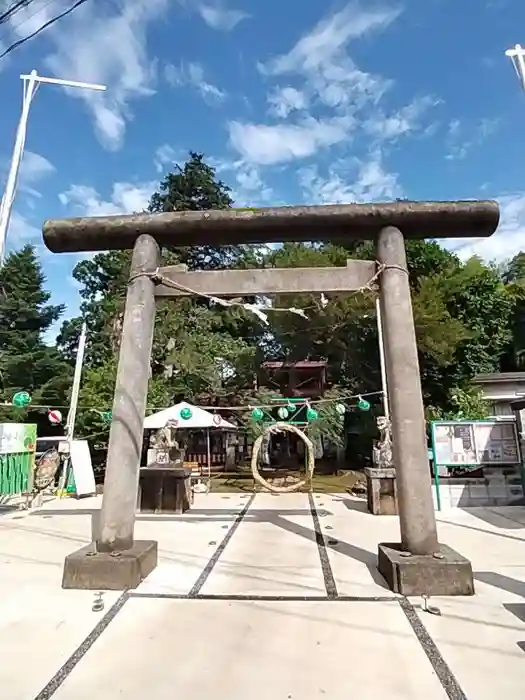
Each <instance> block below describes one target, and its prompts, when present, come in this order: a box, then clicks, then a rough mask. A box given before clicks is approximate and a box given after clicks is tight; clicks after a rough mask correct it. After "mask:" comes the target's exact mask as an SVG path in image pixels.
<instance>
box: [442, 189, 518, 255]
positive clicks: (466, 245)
mask: <svg viewBox="0 0 525 700" xmlns="http://www.w3.org/2000/svg"><path fill="white" fill-rule="evenodd" d="M496 199H497V200H498V202H499V205H500V212H501V216H500V224H499V226H498V230H497V231H496V233H495V234H494V235H493V236H491V237H490V238H471V239H467V240H448V241H446V242H445V246H446V247H447V248H450V249H451V250H454V251H455V252H456V253H457V254H458V255H459V256H460V257H461V258H463V259H464V260H465V259H468V258H470V257H472V256H473V255H479V256H480V257H482V258H484V259H485V260H493V261H495V262H502V261H504V260H508V259H509V258H512V257H513V256H514V255H516V254H517V253H519V252H520V251H521V250H523V240H524V239H525V192H514V193H510V194H505V195H502V196H500V197H497V198H496Z"/></svg>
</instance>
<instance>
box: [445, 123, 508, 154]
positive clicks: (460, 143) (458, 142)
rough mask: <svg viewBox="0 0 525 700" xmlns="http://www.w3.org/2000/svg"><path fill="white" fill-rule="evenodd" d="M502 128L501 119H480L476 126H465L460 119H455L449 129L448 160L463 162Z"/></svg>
mask: <svg viewBox="0 0 525 700" xmlns="http://www.w3.org/2000/svg"><path fill="white" fill-rule="evenodd" d="M500 126H501V120H500V119H489V118H484V119H480V120H479V121H478V122H477V123H476V124H475V125H474V126H472V125H468V126H467V125H465V124H462V123H461V122H460V120H459V119H453V120H452V121H451V122H450V123H449V125H448V129H447V135H446V144H447V146H448V153H447V155H446V156H445V158H446V159H447V160H463V159H464V158H465V157H466V156H467V154H468V153H469V152H470V151H471V150H472V149H473V148H475V147H476V146H481V144H482V143H484V141H486V140H487V139H488V138H490V137H491V136H492V135H493V134H495V133H496V131H497V130H498V129H499V128H500Z"/></svg>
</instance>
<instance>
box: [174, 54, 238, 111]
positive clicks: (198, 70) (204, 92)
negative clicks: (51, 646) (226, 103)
mask: <svg viewBox="0 0 525 700" xmlns="http://www.w3.org/2000/svg"><path fill="white" fill-rule="evenodd" d="M164 76H165V78H166V80H167V81H168V83H169V84H170V85H172V86H173V87H183V86H185V85H189V86H191V87H193V88H194V89H195V90H197V92H198V93H199V94H200V96H201V97H202V99H203V100H204V101H205V102H207V103H208V104H213V103H217V102H222V101H223V100H224V99H225V98H226V93H225V92H223V91H222V90H220V89H219V88H218V87H217V86H215V85H212V83H209V82H207V81H206V80H205V79H204V69H203V67H202V66H201V65H200V63H192V62H190V63H184V62H181V64H180V66H179V67H177V66H174V65H173V64H171V63H168V64H167V65H166V66H165V68H164Z"/></svg>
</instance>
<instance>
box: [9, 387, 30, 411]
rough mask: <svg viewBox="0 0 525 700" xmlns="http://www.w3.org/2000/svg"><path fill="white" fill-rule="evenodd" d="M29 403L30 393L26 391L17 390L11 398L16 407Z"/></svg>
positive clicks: (22, 406) (23, 406)
mask: <svg viewBox="0 0 525 700" xmlns="http://www.w3.org/2000/svg"><path fill="white" fill-rule="evenodd" d="M30 403H31V395H30V394H28V393H27V391H17V392H16V394H15V395H14V396H13V398H12V404H13V406H16V407H17V408H25V407H26V406H29V404H30Z"/></svg>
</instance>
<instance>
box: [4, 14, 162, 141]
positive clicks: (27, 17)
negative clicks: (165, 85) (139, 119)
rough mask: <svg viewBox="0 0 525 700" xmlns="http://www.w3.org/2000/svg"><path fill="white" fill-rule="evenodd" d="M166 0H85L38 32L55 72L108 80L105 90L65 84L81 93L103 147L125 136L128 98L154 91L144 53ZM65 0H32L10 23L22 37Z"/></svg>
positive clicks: (150, 66)
mask: <svg viewBox="0 0 525 700" xmlns="http://www.w3.org/2000/svg"><path fill="white" fill-rule="evenodd" d="M168 5H169V0H121V1H120V2H119V3H118V4H117V3H109V4H105V5H103V4H101V3H85V4H84V5H82V6H81V7H79V8H78V9H76V10H75V12H73V13H71V15H69V16H68V17H65V18H64V19H62V20H61V21H60V22H58V23H57V24H56V25H55V26H54V27H53V28H50V29H48V30H47V31H46V33H45V34H43V35H42V39H41V41H47V42H49V43H50V44H51V45H52V50H51V53H49V54H48V56H47V57H46V59H45V61H44V64H45V66H46V67H47V69H48V70H50V71H51V73H52V74H53V75H56V76H57V77H60V78H66V79H70V80H78V81H83V82H89V83H97V84H104V85H107V88H108V89H107V92H106V93H99V92H93V91H89V90H81V89H78V88H75V89H73V88H64V89H66V90H67V92H68V94H70V95H71V96H75V97H77V98H78V99H82V100H83V101H85V103H86V104H87V106H88V108H89V110H90V112H91V113H92V115H93V118H94V122H95V128H96V131H97V134H98V136H99V138H100V140H101V142H102V143H103V145H104V146H105V147H107V148H108V149H111V150H114V149H118V148H119V147H120V146H121V145H122V142H123V138H124V133H125V129H126V120H127V119H129V118H131V113H130V103H131V102H132V101H133V100H134V99H137V98H142V97H147V96H149V95H152V94H154V81H155V64H154V62H153V61H151V60H150V59H149V57H148V53H147V46H146V32H147V29H148V25H149V24H150V23H151V22H153V21H155V20H157V19H158V18H159V17H160V16H161V15H162V13H163V12H164V11H165V9H166V8H167V7H168ZM70 6H71V3H70V2H69V0H54V2H53V3H50V2H48V0H34V2H32V3H30V4H29V5H28V6H27V7H25V8H21V9H19V10H18V12H17V13H16V15H15V17H14V19H13V20H12V23H11V29H12V31H13V33H14V34H15V35H16V36H17V37H24V36H27V35H28V34H30V33H31V32H33V31H35V30H36V29H38V28H39V27H40V26H42V24H44V23H45V22H46V21H48V20H49V19H50V18H51V17H53V16H55V15H57V14H58V13H59V12H60V11H61V10H63V9H66V8H67V7H70Z"/></svg>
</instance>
